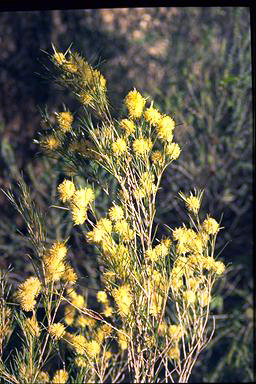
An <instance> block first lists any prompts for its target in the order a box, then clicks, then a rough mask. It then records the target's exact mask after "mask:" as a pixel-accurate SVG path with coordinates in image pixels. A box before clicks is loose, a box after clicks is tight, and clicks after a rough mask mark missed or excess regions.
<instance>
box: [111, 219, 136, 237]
mask: <svg viewBox="0 0 256 384" xmlns="http://www.w3.org/2000/svg"><path fill="white" fill-rule="evenodd" d="M115 231H116V232H117V233H118V234H119V235H120V236H121V237H122V239H123V241H131V240H132V239H133V238H134V231H133V230H132V229H131V228H130V226H129V224H128V222H127V221H126V220H124V219H123V220H119V221H117V222H116V224H115Z"/></svg>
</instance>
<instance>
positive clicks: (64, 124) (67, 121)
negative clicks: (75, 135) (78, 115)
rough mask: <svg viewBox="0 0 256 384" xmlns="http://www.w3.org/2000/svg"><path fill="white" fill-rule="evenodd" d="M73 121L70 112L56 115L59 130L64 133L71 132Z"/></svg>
mask: <svg viewBox="0 0 256 384" xmlns="http://www.w3.org/2000/svg"><path fill="white" fill-rule="evenodd" d="M73 120H74V118H73V115H72V114H71V113H70V112H59V113H57V121H58V123H59V127H60V130H61V131H62V132H64V133H66V132H69V131H70V130H71V125H72V123H73Z"/></svg>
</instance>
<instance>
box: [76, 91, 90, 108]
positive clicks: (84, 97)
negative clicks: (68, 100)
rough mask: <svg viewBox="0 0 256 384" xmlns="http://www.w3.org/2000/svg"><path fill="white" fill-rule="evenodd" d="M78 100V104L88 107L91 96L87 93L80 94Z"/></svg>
mask: <svg viewBox="0 0 256 384" xmlns="http://www.w3.org/2000/svg"><path fill="white" fill-rule="evenodd" d="M79 98H80V102H81V103H82V104H84V105H90V104H92V102H93V96H92V95H91V94H90V93H89V92H82V93H81V94H80V95H79Z"/></svg>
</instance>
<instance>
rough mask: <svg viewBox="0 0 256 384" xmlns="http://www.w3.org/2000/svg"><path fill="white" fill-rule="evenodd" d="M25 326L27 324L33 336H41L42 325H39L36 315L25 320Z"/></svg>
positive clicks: (26, 327) (26, 326)
mask: <svg viewBox="0 0 256 384" xmlns="http://www.w3.org/2000/svg"><path fill="white" fill-rule="evenodd" d="M24 326H25V329H26V330H27V331H28V332H29V333H30V334H31V335H32V336H35V337H39V336H40V327H39V324H38V321H37V319H36V317H35V315H33V316H32V317H31V318H27V319H26V320H25V323H24Z"/></svg>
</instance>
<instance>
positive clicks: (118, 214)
mask: <svg viewBox="0 0 256 384" xmlns="http://www.w3.org/2000/svg"><path fill="white" fill-rule="evenodd" d="M108 214H109V217H110V220H112V221H119V220H122V219H123V217H124V211H123V208H122V207H120V206H119V205H113V207H111V208H110V209H109V211H108Z"/></svg>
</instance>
